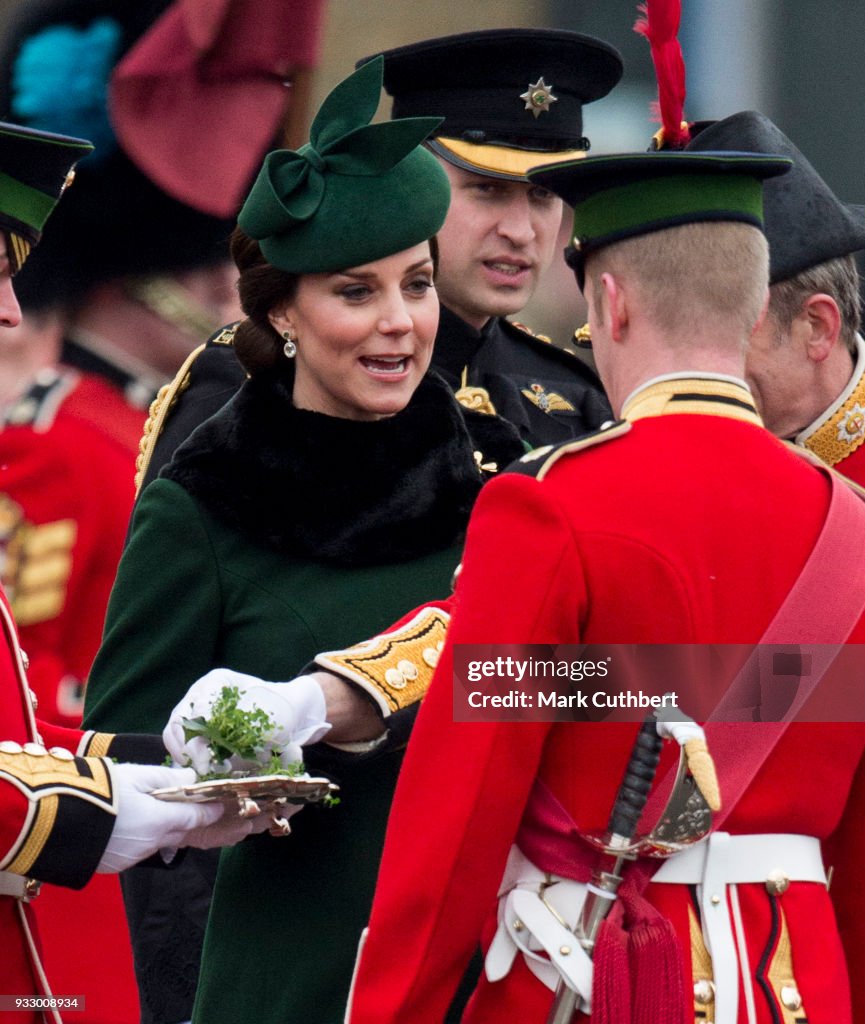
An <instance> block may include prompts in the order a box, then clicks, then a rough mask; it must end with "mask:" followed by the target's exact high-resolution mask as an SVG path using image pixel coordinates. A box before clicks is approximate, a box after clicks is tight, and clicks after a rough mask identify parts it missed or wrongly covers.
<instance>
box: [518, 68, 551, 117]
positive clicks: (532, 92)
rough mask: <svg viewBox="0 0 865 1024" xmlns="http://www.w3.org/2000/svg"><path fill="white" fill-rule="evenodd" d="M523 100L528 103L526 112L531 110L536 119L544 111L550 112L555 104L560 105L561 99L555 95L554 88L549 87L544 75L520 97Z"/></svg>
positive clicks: (530, 84)
mask: <svg viewBox="0 0 865 1024" xmlns="http://www.w3.org/2000/svg"><path fill="white" fill-rule="evenodd" d="M520 99H521V100H525V101H526V107H525V109H526V110H531V112H532V114H534V116H535V117H540V116H541V114H542V113H543V111H545V110H549V109H550V107H551V106H552V104H553V103H558V101H559V97H558V96H554V95H553V87H552V86H551V85H547V83H546V82H545V81H544V78H543V75H541V77H540V78H539V79H538V80H537V82H535V83H534V84H532V83H531V82H530V83H529V87H528V89H527V90H526V91H525V92H524V93H522V94H521V95H520Z"/></svg>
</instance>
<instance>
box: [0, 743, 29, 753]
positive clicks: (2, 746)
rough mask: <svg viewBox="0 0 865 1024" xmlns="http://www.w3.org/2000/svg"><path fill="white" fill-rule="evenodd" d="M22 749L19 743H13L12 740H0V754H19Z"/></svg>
mask: <svg viewBox="0 0 865 1024" xmlns="http://www.w3.org/2000/svg"><path fill="white" fill-rule="evenodd" d="M23 749H24V748H23V747H22V746H21V744H20V743H15V742H14V741H13V740H3V741H2V742H0V754H20V753H21V751H22V750H23Z"/></svg>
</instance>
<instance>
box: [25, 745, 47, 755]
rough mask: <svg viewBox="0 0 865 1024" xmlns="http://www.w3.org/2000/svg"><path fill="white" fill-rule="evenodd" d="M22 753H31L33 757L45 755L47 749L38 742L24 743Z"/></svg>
mask: <svg viewBox="0 0 865 1024" xmlns="http://www.w3.org/2000/svg"><path fill="white" fill-rule="evenodd" d="M24 753H25V754H32V755H33V756H34V757H47V756H48V751H47V750H46V749H45V747H42V746H40V745H39V744H38V743H25V744H24Z"/></svg>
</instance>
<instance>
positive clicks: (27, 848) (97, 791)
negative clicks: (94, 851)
mask: <svg viewBox="0 0 865 1024" xmlns="http://www.w3.org/2000/svg"><path fill="white" fill-rule="evenodd" d="M0 779H2V780H4V781H5V782H8V783H10V784H11V785H12V786H14V787H15V788H16V789H18V790H19V791H20V792H21V793H22V794H23V795H24V796H25V797H26V799H27V800H28V801H29V802H30V806H31V811H30V813H29V814H28V815H27V816H26V819H25V821H24V823H23V827H22V829H21V832H20V834H19V835H18V837H17V839H16V841H15V843H14V844H13V845H12V847H11V849H9V850H7V851H5V857H4V859H3V863H2V865H0V866H2V868H3V869H4V870H7V871H11V872H13V873H14V874H19V875H28V874H32V875H34V876H35V877H36V878H42V879H44V880H46V881H52V880H53V879H52V878H51V876H50V873H49V874H47V875H46V874H41V873H40V870H39V869H40V867H42V866H43V865H44V862H46V861H53V860H56V859H57V858H58V857H61V856H66V857H67V858H68V850H66V851H65V852H64V851H63V849H62V845H63V844H62V842H60V841H59V839H60V838H61V836H62V838H63V839H66V838H68V836H67V835H66V831H67V827H68V825H67V823H66V819H67V818H69V817H70V811H69V810H68V809H67V801H69V800H70V799H71V800H72V801H75V802H77V801H82V800H83V801H84V802H85V803H87V804H91V805H93V806H94V808H96V810H94V811H93V812H92V814H93V815H96V816H104V817H105V818H106V820H107V821H109V822H110V823H111V824H113V819H114V815H115V813H116V804H115V794H114V789H113V787H112V784H111V776H110V774H109V772H108V765H107V763H106V762H105V761H104V760H102V759H100V758H94V757H88V758H83V757H75V756H74V755H73V754H71V753H70V752H69V751H67V750H61V749H59V748H52V749H51V750H46V749H45V748H44V747H39V746H37V744H35V743H34V744H29V743H28V744H27V745H26V746H25V747H23V748H22V747H21V746H19V745H18V744H17V743H10V742H4V743H0ZM61 818H63V819H64V827H63V828H58V827H57V826H58V824H59V823H60V819H61ZM90 820H91V819H90V818H88V821H90ZM111 824H109V825H108V826H107V829H108V832H110V829H111ZM91 831H92V832H93V833H94V834H95V833H96V831H98V829H96V828H92V829H91ZM79 839H80V841H81V842H85V843H86V839H85V837H79ZM97 859H98V858H97Z"/></svg>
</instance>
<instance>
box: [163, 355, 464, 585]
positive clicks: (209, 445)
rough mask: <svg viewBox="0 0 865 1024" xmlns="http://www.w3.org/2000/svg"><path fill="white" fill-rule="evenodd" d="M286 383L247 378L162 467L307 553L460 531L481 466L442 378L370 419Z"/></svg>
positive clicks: (416, 545) (420, 540)
mask: <svg viewBox="0 0 865 1024" xmlns="http://www.w3.org/2000/svg"><path fill="white" fill-rule="evenodd" d="M291 389H292V380H291V376H290V375H287V374H285V373H284V372H280V373H272V374H262V375H259V376H257V377H255V378H253V379H251V380H249V381H247V382H246V383H245V384H244V385H243V387H242V388H241V389H240V390H239V391H238V393H237V394H236V395H235V396H234V398H233V399H232V400H231V401H230V402H229V403H228V404H227V405H226V406H225V407H224V408H223V409H221V410H220V411H219V412H218V413H217V414H216V415H215V416H213V417H211V419H209V420H207V421H206V422H205V423H203V424H202V425H201V426H200V427H199V428H198V429H197V430H196V431H195V432H194V433H193V434H192V435H191V436H190V438H189V439H188V440H187V441H186V442H185V443H184V444H183V445H182V446H181V447H180V448H178V450H177V452H176V454H175V456H174V459H173V460H172V462H171V463H170V464H169V465H168V466H167V467H166V468H165V469H164V470H163V471H162V474H161V475H162V476H165V477H167V478H168V479H170V480H174V481H176V482H177V483H178V484H180V485H181V486H182V487H184V488H185V489H186V490H187V491H188V492H189V493H190V494H192V495H193V497H195V498H196V499H197V500H199V501H200V502H201V503H202V504H203V505H204V506H205V507H206V508H207V509H208V510H209V511H210V512H211V513H212V514H213V515H214V516H216V517H217V518H218V519H220V520H222V521H223V522H226V523H228V524H229V525H231V526H234V527H237V528H238V529H240V530H241V531H242V532H243V533H245V534H246V535H248V536H250V537H251V538H253V539H254V540H256V541H258V542H261V543H264V544H267V545H269V546H270V547H273V548H275V549H276V550H278V551H280V552H284V553H290V554H297V555H301V556H304V557H309V558H312V559H314V560H316V561H324V562H330V563H335V564H339V565H347V566H351V565H375V564H377V563H380V562H388V561H404V560H407V559H411V558H416V557H419V556H420V555H423V554H426V553H428V552H431V551H436V550H440V549H441V548H444V547H447V546H448V545H450V544H452V543H454V542H456V541H457V540H458V539H459V538H460V537H461V536H462V534H463V533H464V531H465V527H466V524H467V521H468V517H469V512H470V511H471V507H472V504H473V503H474V500H475V498H476V497H477V494H478V491H479V489H480V486H481V483H482V478H481V475H480V472H479V471H478V469H477V467H476V465H475V459H474V455H473V445H472V442H471V439H470V437H469V434H468V432H467V430H466V427H465V424H464V422H463V419H462V416H461V414H460V408H459V406H458V405H457V403H456V402H455V401H454V398H453V396H452V395H451V393H450V391H449V389H448V387H447V385H446V384H445V383H444V381H442V380H441V378H439V377H438V376H436V375H435V374H433V373H429V374H427V376H426V377H425V378H424V379H423V381H422V382H421V385H420V387H419V388H418V389H417V391H416V392H415V394H414V396H413V397H412V400H411V402H410V403H409V404H408V406H407V407H406V408H405V409H403V410H402V412H400V413H397V415H396V416H392V417H390V418H388V419H382V420H376V421H374V422H359V421H357V420H345V419H337V418H335V417H332V416H325V415H322V414H321V413H315V412H308V411H306V410H303V409H297V408H295V407H294V406H293V405H292V403H291Z"/></svg>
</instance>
